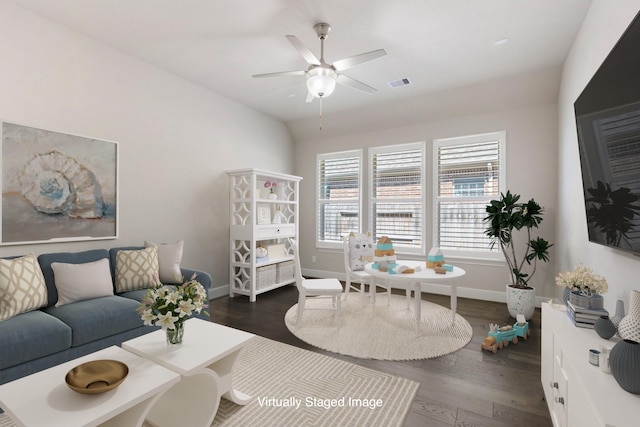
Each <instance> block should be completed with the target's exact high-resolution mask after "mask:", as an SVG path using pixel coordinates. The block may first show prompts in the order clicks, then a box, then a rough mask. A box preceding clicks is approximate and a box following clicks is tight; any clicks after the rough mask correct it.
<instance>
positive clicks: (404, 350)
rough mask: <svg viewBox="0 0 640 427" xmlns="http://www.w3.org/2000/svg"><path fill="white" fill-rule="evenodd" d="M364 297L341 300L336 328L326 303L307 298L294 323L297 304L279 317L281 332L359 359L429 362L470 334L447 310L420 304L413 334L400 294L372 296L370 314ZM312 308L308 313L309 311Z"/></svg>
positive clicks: (410, 316)
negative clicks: (285, 330) (298, 321)
mask: <svg viewBox="0 0 640 427" xmlns="http://www.w3.org/2000/svg"><path fill="white" fill-rule="evenodd" d="M369 301H370V300H369V297H367V296H360V294H359V293H355V292H354V293H351V294H350V295H349V298H348V299H347V300H344V299H343V301H342V326H341V327H340V328H338V327H337V323H336V322H335V317H334V313H333V312H332V311H330V310H313V308H330V304H331V300H330V299H321V298H309V299H308V300H307V303H306V309H305V311H304V314H303V317H302V321H301V323H302V325H300V326H298V325H296V324H295V322H296V315H297V314H296V313H297V310H298V305H297V304H296V305H294V306H293V307H291V308H290V309H289V311H287V313H286V315H285V323H286V325H287V328H289V330H290V331H291V333H293V334H294V335H295V336H296V337H298V338H300V339H301V340H302V341H304V342H306V343H309V344H311V345H313V346H314V347H318V348H321V349H324V350H328V351H331V352H334V353H340V354H344V355H348V356H353V357H359V358H363V359H378V360H415V359H431V358H434V357H439V356H443V355H445V354H449V353H452V352H454V351H456V350H459V349H460V348H462V347H464V346H465V345H467V343H468V342H469V341H471V337H472V336H473V330H472V328H471V325H469V322H467V321H466V320H465V319H464V318H463V317H462V316H460V315H458V314H455V316H454V313H453V312H452V311H451V310H449V309H448V308H445V307H442V306H440V305H437V304H434V303H430V302H428V301H422V308H421V311H422V312H421V322H420V328H419V332H417V331H416V323H415V314H414V311H413V310H414V301H413V299H411V302H410V309H409V310H407V300H406V297H405V296H400V295H391V301H390V304H389V305H387V296H386V294H384V295H383V294H379V295H378V296H377V298H376V308H375V313H372V311H371V306H370V304H369ZM309 309H312V310H309Z"/></svg>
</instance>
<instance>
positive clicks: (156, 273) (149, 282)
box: [116, 246, 160, 292]
mask: <svg viewBox="0 0 640 427" xmlns="http://www.w3.org/2000/svg"><path fill="white" fill-rule="evenodd" d="M158 285H160V268H159V264H158V247H157V246H152V247H150V248H146V249H140V250H121V251H118V253H117V255H116V291H117V292H127V291H135V290H136V289H145V288H150V287H152V286H158Z"/></svg>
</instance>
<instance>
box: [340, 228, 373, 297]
mask: <svg viewBox="0 0 640 427" xmlns="http://www.w3.org/2000/svg"><path fill="white" fill-rule="evenodd" d="M344 272H345V275H346V278H347V280H346V281H345V287H344V299H345V300H346V299H347V298H349V293H350V292H351V289H353V290H354V291H357V292H360V293H361V294H364V291H365V289H364V285H365V284H367V283H368V284H369V286H371V283H372V282H373V277H372V276H371V275H370V274H368V273H365V271H364V270H356V271H354V270H352V269H351V257H350V256H349V236H345V238H344ZM352 283H359V284H360V287H356V286H353V285H352ZM361 296H362V295H361Z"/></svg>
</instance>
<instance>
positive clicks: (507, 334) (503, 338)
mask: <svg viewBox="0 0 640 427" xmlns="http://www.w3.org/2000/svg"><path fill="white" fill-rule="evenodd" d="M518 320H520V321H518ZM518 320H517V321H516V322H515V323H514V324H513V325H506V326H502V327H499V326H498V325H497V324H494V323H490V324H489V336H487V338H485V339H484V341H482V345H481V349H482V350H488V351H491V352H493V353H495V352H496V351H498V350H502V348H503V347H506V346H508V345H509V341H511V342H512V343H514V344H517V343H518V337H521V338H523V339H524V340H526V339H527V338H529V335H531V331H529V322H525V321H521V320H523V319H518Z"/></svg>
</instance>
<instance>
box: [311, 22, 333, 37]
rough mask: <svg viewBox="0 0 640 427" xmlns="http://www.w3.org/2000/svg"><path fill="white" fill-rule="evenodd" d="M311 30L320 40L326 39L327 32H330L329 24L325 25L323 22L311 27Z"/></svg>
mask: <svg viewBox="0 0 640 427" xmlns="http://www.w3.org/2000/svg"><path fill="white" fill-rule="evenodd" d="M313 29H314V30H315V31H316V34H317V35H318V38H319V39H320V40H324V39H326V38H327V36H328V35H329V31H331V27H330V26H329V24H326V23H324V22H319V23H317V24H316V25H314V26H313Z"/></svg>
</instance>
